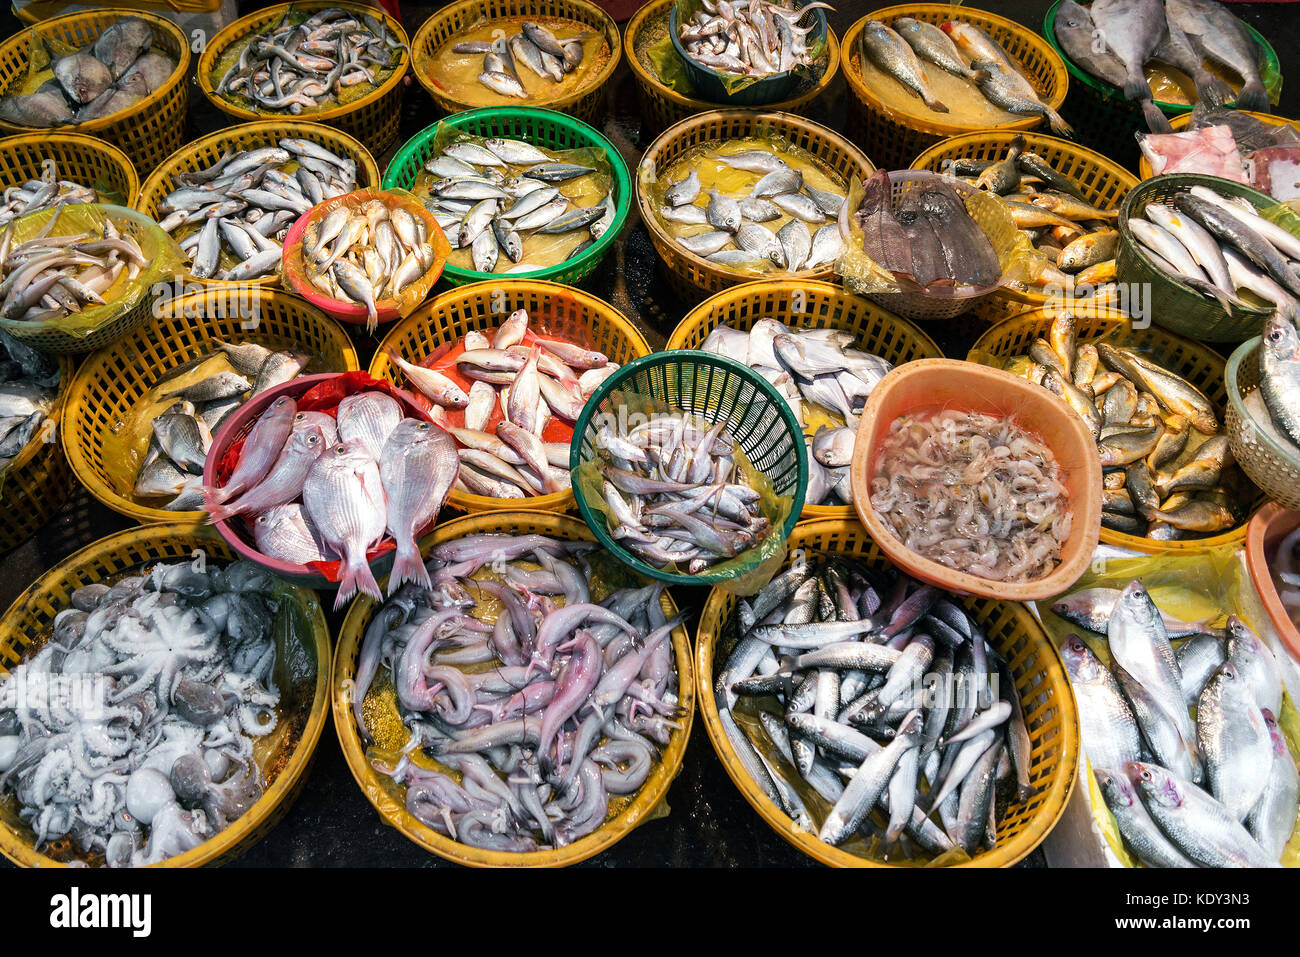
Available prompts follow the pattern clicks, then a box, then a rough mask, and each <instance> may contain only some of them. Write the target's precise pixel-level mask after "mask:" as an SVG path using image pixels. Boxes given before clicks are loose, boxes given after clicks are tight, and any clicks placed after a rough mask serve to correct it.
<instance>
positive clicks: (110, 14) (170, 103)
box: [0, 8, 190, 186]
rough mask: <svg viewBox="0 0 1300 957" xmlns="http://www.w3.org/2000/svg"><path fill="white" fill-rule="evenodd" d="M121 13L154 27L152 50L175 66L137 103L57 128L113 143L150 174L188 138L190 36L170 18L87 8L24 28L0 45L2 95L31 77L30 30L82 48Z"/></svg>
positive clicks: (19, 129) (5, 126)
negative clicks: (186, 131) (114, 111)
mask: <svg viewBox="0 0 1300 957" xmlns="http://www.w3.org/2000/svg"><path fill="white" fill-rule="evenodd" d="M123 17H138V18H140V19H141V20H143V21H145V22H146V23H148V24H149V28H150V30H151V31H152V32H153V49H155V50H158V51H160V52H162V53H165V54H167V55H168V56H169V57H171V58H172V59H173V60H175V61H176V70H175V71H173V73H172V75H171V76H170V77H169V78H168V80H167V82H166V83H164V84H163V85H162V86H160V87H159V88H158V89H156V90H154V91H153V92H152V93H150V94H149V95H148V96H146V97H144V98H142V99H141V100H139V101H137V102H136V103H135V105H133V106H130V107H128V108H127V109H125V110H121V111H119V112H117V113H113V114H112V115H110V116H105V117H103V118H102V119H98V120H88V121H87V122H85V123H76V124H73V125H71V126H63V127H59V130H58V132H60V133H69V132H70V133H85V134H87V135H89V136H94V137H95V138H97V139H101V140H104V141H105V142H107V143H111V144H113V146H115V147H117V148H118V149H120V150H121V151H122V152H123V153H125V154H126V155H127V156H128V157H130V159H131V162H132V163H134V164H135V168H136V171H137V172H139V173H140V174H148V172H149V171H150V170H152V169H153V168H154V167H155V166H157V165H158V164H159V163H160V162H162V160H163V158H164V157H166V156H167V155H168V154H169V153H171V152H172V151H173V150H175V149H176V148H177V147H178V146H180V145H181V142H182V141H183V139H184V137H185V123H186V121H187V119H188V116H187V110H188V108H189V102H190V87H189V79H188V76H189V72H190V43H189V39H188V38H187V37H186V36H185V34H184V32H182V30H181V28H180V27H178V26H177V25H176V24H175V23H173V22H172V21H170V20H168V19H167V18H166V17H161V16H159V15H158V14H156V13H148V12H146V11H144V10H130V9H125V8H113V9H107V10H84V11H80V12H78V13H69V14H66V15H65V16H61V17H55V18H54V19H52V20H42V21H41V22H40V23H38V24H36V25H35V26H32V27H24V28H23V29H22V30H21V31H20V32H19V33H16V34H14V35H13V36H12V37H10V38H9V39H8V40H6V41H5V42H4V43H3V44H0V96H4V95H5V94H6V91H8V89H9V88H10V87H11V86H13V85H15V84H17V83H21V82H22V81H23V79H24V78H25V77H26V76H27V69H28V63H29V57H28V50H29V48H30V46H31V39H32V31H35V32H36V33H37V34H39V35H40V36H41V37H42V38H44V39H45V40H46V42H47V43H48V42H49V41H51V40H52V41H54V42H56V43H62V44H66V45H67V46H70V47H77V48H80V47H84V46H85V45H86V44H87V43H93V42H94V41H95V40H96V39H97V38H98V37H99V35H100V34H101V33H103V32H104V30H106V29H107V28H108V27H110V26H112V25H113V24H114V23H116V22H117V21H118V20H120V19H122V18H123ZM0 130H6V131H7V132H9V133H26V134H30V135H32V136H38V137H40V136H44V135H45V134H46V131H44V130H33V129H32V128H31V127H27V126H18V125H17V124H14V123H9V122H7V121H4V120H0ZM50 132H53V131H50ZM86 185H87V186H89V185H90V184H89V183H87V184H86Z"/></svg>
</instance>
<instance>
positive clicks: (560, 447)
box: [389, 309, 618, 498]
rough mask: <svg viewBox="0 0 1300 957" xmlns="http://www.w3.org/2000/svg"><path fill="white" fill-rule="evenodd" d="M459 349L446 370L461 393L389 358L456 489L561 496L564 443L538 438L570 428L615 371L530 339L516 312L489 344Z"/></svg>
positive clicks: (471, 342)
mask: <svg viewBox="0 0 1300 957" xmlns="http://www.w3.org/2000/svg"><path fill="white" fill-rule="evenodd" d="M460 345H463V347H464V348H463V349H462V351H460V352H459V353H456V354H455V355H454V359H453V361H452V365H454V366H455V367H456V369H457V370H458V371H459V373H460V374H461V375H463V376H465V377H466V378H469V379H472V380H474V381H473V384H472V385H471V386H470V388H469V390H468V391H466V390H465V389H462V388H461V387H460V386H459V385H458V384H457V383H456V382H455V381H454V380H452V379H450V378H449V377H447V376H446V375H444V374H443V373H442V372H439V371H438V370H437V369H434V368H430V367H429V366H424V365H417V364H415V363H412V362H407V361H406V360H405V359H403V358H402V357H401V356H399V355H397V354H396V353H389V358H390V359H392V361H393V363H394V364H395V365H396V366H397V367H398V369H400V370H401V372H402V375H403V376H404V377H405V378H406V381H407V382H408V383H409V384H410V385H411V386H412V387H413V388H414V389H415V390H416V391H417V392H419V393H420V394H421V395H423V396H425V397H426V398H428V399H429V400H430V401H431V402H433V403H434V405H435V409H434V411H433V419H434V421H435V422H438V423H439V424H440V425H442V426H443V427H444V428H445V429H447V431H448V432H450V433H451V435H452V437H453V438H454V439H455V440H456V445H457V447H458V448H457V453H458V455H459V458H460V463H461V469H460V475H459V477H458V478H457V480H456V485H455V487H456V489H457V490H458V491H461V492H465V493H467V494H470V495H485V496H487V497H489V498H529V497H531V496H534V495H549V494H552V493H554V492H561V491H564V490H565V489H567V488H569V487H570V478H569V443H568V442H547V441H544V440H543V438H542V434H543V433H544V432H545V431H546V427H547V425H548V424H549V423H550V422H551V420H552V419H558V420H560V421H562V422H565V423H568V424H569V425H570V426H571V425H572V424H573V423H574V422H576V421H577V419H578V415H579V414H580V413H581V412H582V407H583V404H584V403H585V402H586V401H587V399H588V398H590V396H591V394H592V393H593V392H595V391H596V388H597V387H598V386H599V385H600V383H602V382H603V381H605V379H607V378H608V377H609V376H610V375H612V374H613V372H614V371H615V370H616V369H617V368H618V363H615V362H610V361H609V359H608V357H606V356H605V355H604V353H601V352H597V351H596V350H594V349H584V348H582V347H581V346H577V345H574V344H573V343H571V342H566V341H565V340H563V339H552V338H547V337H544V336H539V335H537V334H536V333H534V332H532V331H531V330H530V329H529V328H528V312H527V310H524V309H519V310H517V311H515V312H513V313H511V314H510V316H509V317H508V318H507V319H506V321H505V322H503V323H502V324H501V326H500V327H499V328H497V329H496V330H495V332H493V334H492V336H491V337H490V338H489V336H488V335H487V334H486V333H482V332H470V333H467V334H466V335H465V336H464V337H463V338H462V340H461V342H460ZM460 410H463V419H462V420H461V424H460V425H456V424H455V423H454V422H453V421H452V419H451V418H450V415H449V413H451V412H453V411H460ZM498 411H499V413H500V414H499V416H498ZM493 423H495V424H493ZM489 426H491V428H492V431H487V430H488V428H489Z"/></svg>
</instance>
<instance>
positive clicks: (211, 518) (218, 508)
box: [203, 488, 243, 525]
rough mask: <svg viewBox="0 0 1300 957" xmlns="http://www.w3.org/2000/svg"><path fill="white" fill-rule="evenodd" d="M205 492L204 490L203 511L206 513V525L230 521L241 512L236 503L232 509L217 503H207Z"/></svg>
mask: <svg viewBox="0 0 1300 957" xmlns="http://www.w3.org/2000/svg"><path fill="white" fill-rule="evenodd" d="M207 492H208V490H207V489H206V488H204V490H203V493H204V505H203V510H204V511H206V512H207V513H208V524H210V525H215V524H217V522H227V521H229V520H230V519H232V518H234V517H235V516H236V515H238V514H239V513H240V512H241V511H243V510H242V509H241V508H239V506H238V503H236V504H235V505H234V506H233V507H232V506H230V505H224V504H221V503H219V502H208V501H207Z"/></svg>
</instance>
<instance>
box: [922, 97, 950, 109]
mask: <svg viewBox="0 0 1300 957" xmlns="http://www.w3.org/2000/svg"><path fill="white" fill-rule="evenodd" d="M921 99H923V100H925V105H926V106H928V107H929V108H930V109H932V110H934V111H935V112H936V113H947V112H948V107H946V106H944V105H943V104H942V103H940V102H939V101H938V100H937V99H935V98H934V97H933V96H922V97H921Z"/></svg>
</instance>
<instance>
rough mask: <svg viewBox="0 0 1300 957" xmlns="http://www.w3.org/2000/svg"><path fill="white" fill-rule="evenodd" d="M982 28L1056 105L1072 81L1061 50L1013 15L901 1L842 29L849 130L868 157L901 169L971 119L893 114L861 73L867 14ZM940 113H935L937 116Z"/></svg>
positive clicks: (964, 129) (1024, 123) (1025, 123)
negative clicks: (1011, 17)
mask: <svg viewBox="0 0 1300 957" xmlns="http://www.w3.org/2000/svg"><path fill="white" fill-rule="evenodd" d="M958 14H960V15H959V17H958V18H959V19H960V20H962V21H963V22H966V23H972V24H974V25H975V26H977V27H980V28H982V29H983V30H984V31H985V32H986V33H988V34H989V36H991V37H992V38H993V39H994V40H995V41H997V43H998V44H999V45H1000V46H1001V47H1002V49H1003V50H1004V51H1005V52H1006V54H1007V56H1008V57H1009V58H1010V59H1011V60H1013V61H1014V62H1015V63H1017V64H1019V66H1020V67H1021V68H1022V71H1023V72H1024V73H1025V74H1026V75H1027V77H1028V78H1029V81H1030V83H1032V84H1033V87H1034V89H1035V91H1037V93H1038V94H1039V96H1041V97H1042V99H1043V101H1044V102H1045V103H1047V104H1048V105H1049V106H1050V107H1052V109H1054V110H1058V111H1059V110H1060V108H1061V104H1062V103H1063V102H1064V101H1065V93H1066V90H1067V89H1068V87H1069V84H1070V75H1069V74H1068V73H1067V72H1066V70H1065V63H1064V61H1062V60H1061V57H1060V54H1058V53H1057V52H1056V51H1055V50H1053V49H1052V47H1051V45H1050V44H1048V42H1047V41H1046V40H1044V39H1043V38H1042V37H1040V36H1039V35H1038V34H1037V33H1034V32H1033V31H1032V30H1030V29H1029V28H1028V27H1024V26H1021V25H1020V24H1019V23H1016V22H1015V21H1013V20H1008V19H1007V18H1005V17H999V16H997V15H996V14H992V13H986V12H985V11H983V10H976V9H974V8H971V7H965V6H963V7H960V8H958V7H953V6H950V5H948V4H946V3H904V4H899V5H898V6H894V7H884V8H882V9H880V10H875V11H873V12H872V13H870V14H868V15H867V16H865V17H863V18H862V19H861V20H859V21H857V22H856V23H854V24H853V26H851V27H849V29H848V32H847V33H845V34H844V54H843V56H844V79H845V80H846V81H847V82H848V84H849V90H850V91H851V92H852V93H853V96H852V97H851V98H850V102H849V130H850V135H851V137H852V139H853V140H854V141H855V142H857V143H861V144H862V145H864V146H870V147H871V151H872V158H873V159H875V161H876V162H877V163H880V164H881V165H883V166H884V167H885V168H887V169H902V168H903V167H904V166H906V165H907V164H908V162H910V161H911V159H912V157H914V156H918V155H920V153H921V152H922V151H924V150H927V149H929V148H930V147H931V146H933V145H934V144H935V143H937V142H938V141H939V140H941V139H944V138H945V137H949V136H955V135H957V134H960V133H969V132H971V126H970V124H964V125H963V124H962V123H959V122H956V121H946V120H942V119H937V118H936V119H932V120H928V121H927V120H920V119H915V118H913V117H911V116H902V115H896V114H894V113H893V112H892V111H891V110H890V109H889V107H888V106H886V105H885V103H884V102H883V101H882V100H881V99H880V97H879V96H877V95H876V92H875V91H874V90H872V89H871V87H869V86H868V85H867V82H866V79H865V78H864V76H863V73H862V45H861V42H860V41H861V39H862V28H863V27H864V26H865V25H866V22H867V20H869V19H870V20H880V21H882V22H883V23H886V24H888V23H890V22H891V21H892V20H893V19H894V18H895V17H912V18H914V19H916V20H921V21H922V22H925V23H933V24H936V25H938V24H940V23H943V22H944V21H945V20H951V19H953V17H954V16H958ZM942 115H943V114H939V113H936V114H935V116H936V117H940V116H942ZM1044 122H1045V120H1044V119H1043V118H1042V117H1041V116H1027V117H1025V118H1024V119H1020V120H1015V121H1014V122H1011V123H1006V124H1004V125H1002V126H999V127H998V129H1003V130H1032V129H1035V128H1036V127H1038V126H1040V125H1041V124H1042V123H1044Z"/></svg>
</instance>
